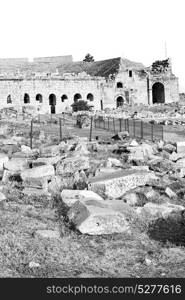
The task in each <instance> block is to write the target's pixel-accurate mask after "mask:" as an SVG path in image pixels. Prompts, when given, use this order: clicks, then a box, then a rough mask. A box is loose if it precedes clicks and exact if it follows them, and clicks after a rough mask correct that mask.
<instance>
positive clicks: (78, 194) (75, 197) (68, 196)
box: [61, 189, 104, 207]
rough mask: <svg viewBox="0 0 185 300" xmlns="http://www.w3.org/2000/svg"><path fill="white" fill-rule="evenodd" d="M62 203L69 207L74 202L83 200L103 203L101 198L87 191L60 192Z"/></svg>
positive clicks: (65, 190)
mask: <svg viewBox="0 0 185 300" xmlns="http://www.w3.org/2000/svg"><path fill="white" fill-rule="evenodd" d="M61 198H62V201H63V202H64V203H65V204H66V205H67V206H69V207H71V206H72V205H73V204H74V203H75V202H76V201H80V200H81V201H83V200H97V201H104V200H103V198H102V197H100V196H99V195H98V194H96V193H94V192H93V191H88V190H67V189H63V190H62V192H61Z"/></svg>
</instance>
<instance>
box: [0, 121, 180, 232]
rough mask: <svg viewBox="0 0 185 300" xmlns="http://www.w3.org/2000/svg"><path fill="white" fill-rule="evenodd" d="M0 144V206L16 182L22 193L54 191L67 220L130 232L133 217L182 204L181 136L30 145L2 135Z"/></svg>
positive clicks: (85, 227) (163, 213) (161, 213)
mask: <svg viewBox="0 0 185 300" xmlns="http://www.w3.org/2000/svg"><path fill="white" fill-rule="evenodd" d="M6 130H8V129H7V127H5V128H4V131H3V132H4V133H5V132H6ZM118 137H122V135H121V134H118ZM0 145H1V153H0V174H1V178H2V180H1V183H0V188H1V189H0V208H1V209H3V207H4V203H5V202H6V196H5V195H4V194H3V193H4V190H6V188H8V186H9V185H11V184H12V182H17V183H18V184H19V186H21V188H22V192H23V194H26V195H30V194H31V195H32V194H37V195H54V194H56V193H57V194H59V195H60V197H61V201H63V202H64V203H65V205H66V206H67V207H68V213H67V217H68V220H69V222H71V223H72V224H73V226H75V227H76V229H77V230H79V231H80V232H81V233H86V234H93V235H94V234H97V235H100V234H112V233H122V232H130V231H131V230H132V227H133V224H135V222H136V220H140V221H143V220H144V219H146V220H149V221H150V220H154V219H158V218H166V217H168V216H170V215H171V214H172V213H173V212H177V213H181V212H183V211H184V210H185V208H184V206H183V200H184V199H185V197H184V195H185V188H184V183H185V179H184V177H185V142H181V143H180V142H178V143H176V144H175V143H164V142H163V141H160V142H158V143H152V142H148V141H145V142H139V141H136V140H133V139H131V138H129V136H128V135H126V134H125V136H124V138H119V139H118V140H116V141H113V140H109V141H108V142H107V144H106V141H105V142H104V143H103V142H101V141H92V142H89V141H88V139H87V138H79V137H73V138H71V139H68V140H66V141H62V142H60V143H58V144H56V145H51V144H50V145H48V144H44V143H43V145H41V146H40V147H39V148H37V149H36V148H34V149H30V147H28V146H27V145H26V144H25V139H24V138H23V137H20V136H15V135H14V136H12V137H10V138H9V139H8V138H6V136H2V138H1V139H0ZM5 146H6V147H8V148H6V149H5ZM10 146H11V147H10ZM10 148H11V151H10ZM5 150H6V151H5ZM100 153H101V154H102V153H103V155H102V157H101V159H100V156H99V155H100Z"/></svg>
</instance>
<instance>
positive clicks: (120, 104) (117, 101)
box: [116, 96, 124, 107]
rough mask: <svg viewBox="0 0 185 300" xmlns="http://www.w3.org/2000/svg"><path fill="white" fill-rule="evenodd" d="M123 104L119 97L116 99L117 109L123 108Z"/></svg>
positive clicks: (121, 98)
mask: <svg viewBox="0 0 185 300" xmlns="http://www.w3.org/2000/svg"><path fill="white" fill-rule="evenodd" d="M123 103H124V99H123V97H122V96H119V97H118V98H117V99H116V106H117V107H121V106H123Z"/></svg>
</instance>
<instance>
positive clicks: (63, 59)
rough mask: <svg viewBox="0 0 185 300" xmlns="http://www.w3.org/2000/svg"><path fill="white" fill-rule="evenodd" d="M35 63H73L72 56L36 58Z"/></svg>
mask: <svg viewBox="0 0 185 300" xmlns="http://www.w3.org/2000/svg"><path fill="white" fill-rule="evenodd" d="M33 62H36V63H39V62H45V63H58V64H64V63H71V62H73V57H72V55H65V56H51V57H34V59H33Z"/></svg>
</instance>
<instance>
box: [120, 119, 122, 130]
mask: <svg viewBox="0 0 185 300" xmlns="http://www.w3.org/2000/svg"><path fill="white" fill-rule="evenodd" d="M121 123H122V119H119V131H120V132H121Z"/></svg>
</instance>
